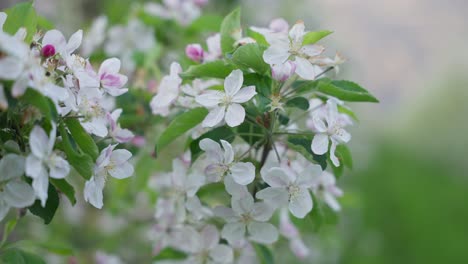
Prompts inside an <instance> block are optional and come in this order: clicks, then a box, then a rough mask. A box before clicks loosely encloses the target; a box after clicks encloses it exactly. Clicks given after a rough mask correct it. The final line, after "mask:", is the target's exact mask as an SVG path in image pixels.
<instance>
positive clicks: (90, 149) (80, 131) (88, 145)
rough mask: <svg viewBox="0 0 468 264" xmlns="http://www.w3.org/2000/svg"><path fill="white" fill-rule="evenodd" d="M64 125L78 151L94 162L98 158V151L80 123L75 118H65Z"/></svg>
mask: <svg viewBox="0 0 468 264" xmlns="http://www.w3.org/2000/svg"><path fill="white" fill-rule="evenodd" d="M65 124H67V127H68V130H70V133H71V135H72V137H73V139H74V140H75V142H76V144H77V145H78V146H79V147H80V149H81V150H82V151H83V152H84V153H86V154H88V155H89V156H91V158H93V160H96V159H97V157H98V156H99V149H98V147H97V145H96V143H95V142H94V139H93V138H92V137H91V135H90V134H89V133H88V132H86V130H85V129H84V128H83V127H82V126H81V124H80V121H78V119H76V118H67V119H66V120H65Z"/></svg>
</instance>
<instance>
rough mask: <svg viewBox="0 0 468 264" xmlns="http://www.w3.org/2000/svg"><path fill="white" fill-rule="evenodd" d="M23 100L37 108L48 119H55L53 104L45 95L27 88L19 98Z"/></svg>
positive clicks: (55, 113) (55, 110) (55, 111)
mask: <svg viewBox="0 0 468 264" xmlns="http://www.w3.org/2000/svg"><path fill="white" fill-rule="evenodd" d="M20 99H21V100H22V101H23V102H25V103H28V104H31V105H33V106H34V107H36V108H37V109H39V111H40V112H41V113H42V114H43V115H44V116H45V117H46V118H47V119H49V120H54V121H55V120H57V117H58V113H57V108H56V107H55V104H54V103H53V102H52V100H51V99H50V98H47V97H45V96H44V95H42V94H41V93H40V92H38V91H36V90H34V89H31V88H28V89H26V92H25V93H24V94H23V96H21V98H20Z"/></svg>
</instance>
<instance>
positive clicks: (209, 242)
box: [198, 225, 219, 249]
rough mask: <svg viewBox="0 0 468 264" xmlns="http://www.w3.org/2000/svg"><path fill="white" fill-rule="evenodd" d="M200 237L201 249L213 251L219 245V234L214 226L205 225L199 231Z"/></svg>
mask: <svg viewBox="0 0 468 264" xmlns="http://www.w3.org/2000/svg"><path fill="white" fill-rule="evenodd" d="M200 235H201V238H202V241H198V242H199V243H200V242H201V243H202V247H203V249H213V248H214V247H215V246H216V245H218V243H219V232H218V229H217V228H216V227H215V226H214V225H206V226H205V227H204V228H203V229H202V230H201V231H200Z"/></svg>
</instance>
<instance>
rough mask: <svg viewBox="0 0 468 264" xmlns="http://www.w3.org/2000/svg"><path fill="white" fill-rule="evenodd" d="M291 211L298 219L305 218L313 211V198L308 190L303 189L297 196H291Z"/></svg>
mask: <svg viewBox="0 0 468 264" xmlns="http://www.w3.org/2000/svg"><path fill="white" fill-rule="evenodd" d="M289 211H291V213H292V214H293V215H294V216H295V217H297V218H304V217H305V216H306V215H307V214H308V213H309V212H310V211H312V198H311V197H310V193H309V191H308V190H307V189H306V188H301V189H300V190H299V192H298V193H297V194H294V195H292V196H291V200H290V201H289Z"/></svg>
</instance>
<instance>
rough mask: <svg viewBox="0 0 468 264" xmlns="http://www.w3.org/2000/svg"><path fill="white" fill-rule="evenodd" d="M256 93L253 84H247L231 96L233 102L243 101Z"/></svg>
mask: <svg viewBox="0 0 468 264" xmlns="http://www.w3.org/2000/svg"><path fill="white" fill-rule="evenodd" d="M256 94H257V92H256V91H255V86H247V87H244V88H242V89H240V91H239V92H237V93H236V94H235V95H234V97H233V98H232V102H233V103H238V104H241V103H245V102H247V101H249V100H250V99H252V97H254V96H255V95H256Z"/></svg>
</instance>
